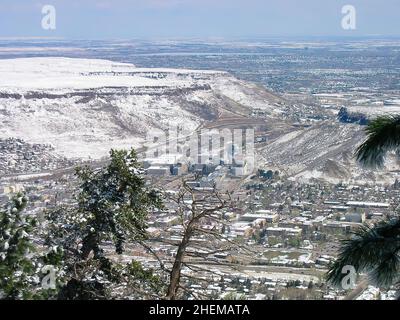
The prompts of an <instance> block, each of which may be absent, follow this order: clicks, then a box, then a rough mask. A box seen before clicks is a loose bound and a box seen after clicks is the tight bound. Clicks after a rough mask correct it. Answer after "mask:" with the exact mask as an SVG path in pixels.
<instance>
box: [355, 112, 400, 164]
mask: <svg viewBox="0 0 400 320" xmlns="http://www.w3.org/2000/svg"><path fill="white" fill-rule="evenodd" d="M366 133H367V139H366V140H365V142H364V143H363V144H361V145H360V147H359V148H358V149H357V151H356V157H357V160H358V161H359V162H360V163H362V164H363V165H365V166H367V167H372V168H374V167H380V166H382V165H383V163H384V160H385V156H386V153H387V152H388V151H392V150H396V149H398V148H399V147H400V115H390V116H381V117H378V118H376V119H374V120H372V121H371V122H370V123H369V125H368V127H367V129H366Z"/></svg>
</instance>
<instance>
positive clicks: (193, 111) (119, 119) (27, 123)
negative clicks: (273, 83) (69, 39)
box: [0, 58, 282, 159]
mask: <svg viewBox="0 0 400 320" xmlns="http://www.w3.org/2000/svg"><path fill="white" fill-rule="evenodd" d="M280 102H281V100H280V98H279V97H277V96H276V95H273V94H271V93H270V92H268V91H267V90H265V89H264V88H262V87H261V86H259V85H256V84H253V83H249V82H245V81H242V80H239V79H237V78H235V77H234V76H232V75H230V74H229V73H226V72H221V71H204V70H184V69H164V68H157V69H150V68H137V67H135V66H134V65H133V64H127V63H119V62H113V61H107V60H91V59H72V58H22V59H8V60H0V138H10V137H13V138H19V139H23V140H24V141H26V142H27V143H31V144H35V143H38V144H51V145H52V146H53V147H54V150H55V152H57V153H59V154H61V155H63V156H65V157H67V158H89V157H90V158H92V159H97V158H102V157H103V156H107V154H108V152H109V150H110V149H111V148H116V149H118V148H121V149H122V148H124V149H127V148H131V147H134V148H140V147H141V146H142V145H143V143H144V142H145V140H146V137H147V136H148V133H149V132H151V131H152V130H155V129H161V130H166V129H168V128H171V127H172V128H173V127H177V126H180V128H182V130H184V131H185V132H193V131H195V130H196V128H198V127H199V126H200V125H202V124H204V123H205V122H213V121H217V120H218V119H219V117H220V115H221V114H224V115H228V116H230V118H235V117H236V118H237V117H238V116H239V117H242V118H243V119H244V120H246V119H247V118H248V117H251V115H252V114H253V110H255V109H257V110H261V111H262V112H263V115H264V117H268V116H271V117H282V109H280V108H281V104H279V103H280ZM274 119H276V118H274Z"/></svg>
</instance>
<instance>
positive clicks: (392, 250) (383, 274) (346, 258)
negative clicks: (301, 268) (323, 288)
mask: <svg viewBox="0 0 400 320" xmlns="http://www.w3.org/2000/svg"><path fill="white" fill-rule="evenodd" d="M345 266H353V267H354V268H355V269H356V271H357V272H359V273H360V272H367V273H368V275H369V277H370V281H371V282H372V283H374V284H376V285H378V286H379V287H389V286H390V285H392V284H394V283H396V282H398V281H399V276H400V274H399V273H400V219H399V218H398V217H397V218H392V219H389V220H386V221H382V222H380V223H378V224H377V225H376V226H374V227H368V226H363V227H361V228H360V229H358V230H357V231H356V232H355V233H354V235H353V237H352V238H351V239H348V240H344V241H343V245H342V247H341V250H340V252H339V255H338V259H337V260H336V261H335V263H334V264H333V265H332V266H331V267H330V269H329V272H328V281H329V282H331V283H332V284H334V285H340V284H341V281H342V279H343V277H344V276H345V275H346V274H343V273H342V270H343V268H344V267H345Z"/></svg>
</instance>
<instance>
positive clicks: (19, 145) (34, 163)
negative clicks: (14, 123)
mask: <svg viewBox="0 0 400 320" xmlns="http://www.w3.org/2000/svg"><path fill="white" fill-rule="evenodd" d="M53 151H54V150H53V148H52V147H51V146H48V145H41V144H29V143H26V142H24V141H23V140H21V139H16V138H8V139H0V175H6V174H8V175H9V174H18V173H24V174H26V173H36V172H42V171H50V170H55V169H59V168H65V167H69V166H72V165H73V164H74V162H72V161H71V160H68V159H66V158H64V157H62V156H58V155H56V154H55V153H54V152H53Z"/></svg>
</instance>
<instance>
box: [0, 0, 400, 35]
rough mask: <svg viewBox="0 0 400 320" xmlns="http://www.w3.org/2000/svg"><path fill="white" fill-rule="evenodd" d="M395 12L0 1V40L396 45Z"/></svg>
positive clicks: (340, 5) (395, 6)
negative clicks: (367, 40) (353, 40)
mask: <svg viewBox="0 0 400 320" xmlns="http://www.w3.org/2000/svg"><path fill="white" fill-rule="evenodd" d="M349 7H351V8H353V10H354V19H353V20H352V21H353V22H354V24H351V23H350V25H351V26H349V25H348V26H349V28H346V27H344V26H343V20H345V21H347V20H346V19H344V18H346V17H347V16H348V12H349V11H348V8H349ZM49 8H50V9H49ZM346 8H347V9H346ZM53 9H54V10H53ZM399 9H400V4H399V2H398V0H383V1H382V0H381V1H379V0H351V1H347V0H332V1H320V0H303V1H302V2H301V3H298V1H296V0H218V1H212V0H114V1H111V0H85V1H78V0H69V1H65V0H48V1H46V2H38V1H37V0H19V1H18V2H16V1H14V0H2V2H1V4H0V38H5V37H7V38H9V37H11V38H21V37H24V38H27V37H52V38H54V37H56V38H62V39H87V40H90V39H93V40H102V39H104V40H110V39H143V40H144V39H173V38H174V39H175V38H178V39H182V38H184V39H187V38H189V39H193V38H195V39H197V38H200V39H209V38H224V39H237V38H265V37H339V36H340V37H348V36H350V37H353V36H355V37H360V36H361V37H369V36H379V37H392V36H395V37H399V36H400V19H399ZM49 10H50V11H49ZM52 10H53V11H54V12H53V11H52ZM50 16H51V17H50ZM48 17H50V18H51V19H50V20H49V19H47V18H48ZM53 18H54V19H53ZM43 21H44V24H43ZM347 22H348V21H347ZM44 25H45V26H44ZM46 26H47V27H48V28H47V27H46Z"/></svg>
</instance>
